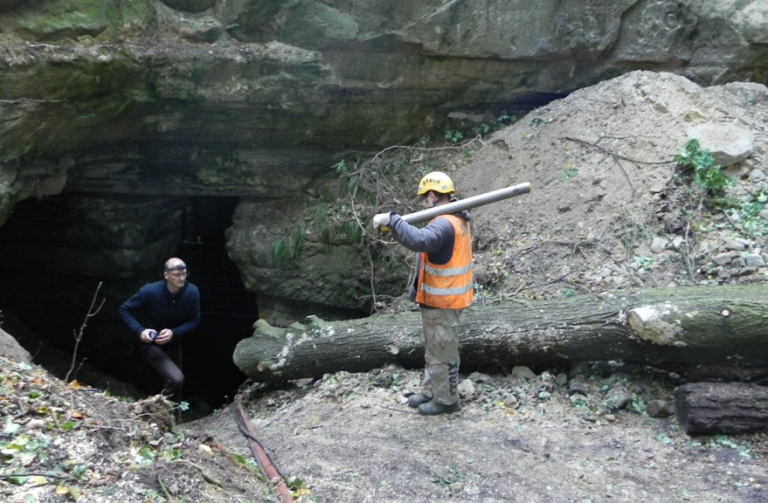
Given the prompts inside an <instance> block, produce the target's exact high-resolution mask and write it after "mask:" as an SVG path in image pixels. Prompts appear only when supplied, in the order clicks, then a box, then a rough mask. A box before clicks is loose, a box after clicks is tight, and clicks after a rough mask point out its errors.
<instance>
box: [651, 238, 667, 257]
mask: <svg viewBox="0 0 768 503" xmlns="http://www.w3.org/2000/svg"><path fill="white" fill-rule="evenodd" d="M669 244H670V243H669V239H667V238H664V237H661V236H655V237H654V238H653V242H652V243H651V251H652V252H653V253H656V254H659V253H663V252H664V251H665V250H666V249H667V246H668V245H669Z"/></svg>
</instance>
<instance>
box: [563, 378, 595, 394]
mask: <svg viewBox="0 0 768 503" xmlns="http://www.w3.org/2000/svg"><path fill="white" fill-rule="evenodd" d="M589 392H590V386H589V385H588V384H587V381H586V380H585V379H584V378H583V377H581V376H579V377H575V378H574V379H571V382H570V384H568V394H569V395H577V394H578V395H588V394H589Z"/></svg>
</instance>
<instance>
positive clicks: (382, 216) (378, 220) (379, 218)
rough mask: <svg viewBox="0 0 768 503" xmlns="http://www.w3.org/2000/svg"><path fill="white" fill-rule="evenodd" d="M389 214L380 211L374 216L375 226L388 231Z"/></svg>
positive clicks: (382, 230)
mask: <svg viewBox="0 0 768 503" xmlns="http://www.w3.org/2000/svg"><path fill="white" fill-rule="evenodd" d="M389 215H390V214H389V213H379V214H378V215H376V216H375V217H373V228H374V229H379V230H380V231H381V232H388V231H389V228H388V227H387V226H388V225H389Z"/></svg>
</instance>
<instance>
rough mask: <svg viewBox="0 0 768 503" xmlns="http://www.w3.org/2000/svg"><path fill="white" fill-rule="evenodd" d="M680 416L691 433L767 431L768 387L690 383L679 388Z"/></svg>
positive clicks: (678, 407)
mask: <svg viewBox="0 0 768 503" xmlns="http://www.w3.org/2000/svg"><path fill="white" fill-rule="evenodd" d="M677 420H678V422H679V423H680V425H681V426H682V427H683V428H684V429H685V431H686V433H689V434H692V435H693V434H714V433H725V434H736V433H749V432H753V431H768V388H765V387H762V386H756V385H754V384H741V383H690V384H684V385H682V386H680V388H678V390H677Z"/></svg>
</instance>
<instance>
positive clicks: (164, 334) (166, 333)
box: [155, 328, 173, 346]
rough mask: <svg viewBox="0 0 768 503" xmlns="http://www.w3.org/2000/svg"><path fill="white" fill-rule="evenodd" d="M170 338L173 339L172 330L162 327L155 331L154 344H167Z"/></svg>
mask: <svg viewBox="0 0 768 503" xmlns="http://www.w3.org/2000/svg"><path fill="white" fill-rule="evenodd" d="M171 339H173V330H171V329H170V328H164V329H162V330H161V331H159V332H158V333H157V339H155V344H160V345H161V346H162V345H163V344H168V343H169V342H171Z"/></svg>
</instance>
